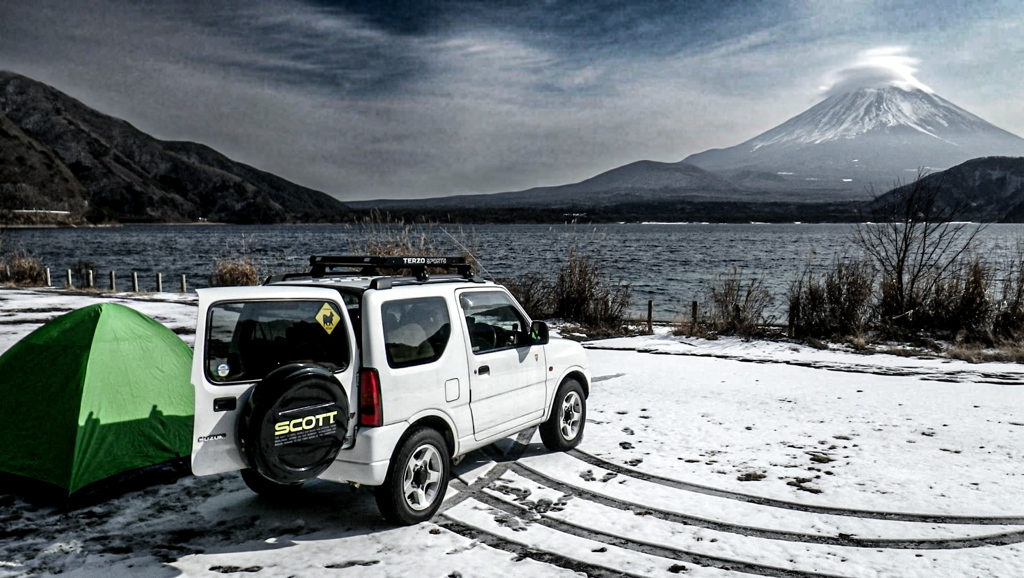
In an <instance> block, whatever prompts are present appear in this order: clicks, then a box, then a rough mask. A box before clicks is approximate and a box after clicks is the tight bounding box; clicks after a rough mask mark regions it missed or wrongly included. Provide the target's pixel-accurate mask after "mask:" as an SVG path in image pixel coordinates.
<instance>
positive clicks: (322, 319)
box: [316, 303, 338, 335]
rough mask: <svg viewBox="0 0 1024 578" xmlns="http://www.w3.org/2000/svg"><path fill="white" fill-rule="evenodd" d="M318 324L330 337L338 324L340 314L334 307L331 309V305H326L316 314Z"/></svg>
mask: <svg viewBox="0 0 1024 578" xmlns="http://www.w3.org/2000/svg"><path fill="white" fill-rule="evenodd" d="M316 322H317V323H319V324H320V326H321V327H323V328H324V331H326V332H327V335H330V334H331V332H333V331H334V327H335V326H336V325H337V324H338V312H337V311H335V310H334V307H331V304H330V303H324V306H323V307H321V308H320V311H319V312H317V314H316Z"/></svg>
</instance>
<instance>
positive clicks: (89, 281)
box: [85, 269, 96, 289]
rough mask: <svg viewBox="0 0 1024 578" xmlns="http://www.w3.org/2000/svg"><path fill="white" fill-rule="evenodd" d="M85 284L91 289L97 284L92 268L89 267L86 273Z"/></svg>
mask: <svg viewBox="0 0 1024 578" xmlns="http://www.w3.org/2000/svg"><path fill="white" fill-rule="evenodd" d="M85 286H86V287H88V288H89V289H92V288H93V287H95V286H96V284H95V283H94V282H93V278H92V269H89V272H88V273H87V274H86V281H85Z"/></svg>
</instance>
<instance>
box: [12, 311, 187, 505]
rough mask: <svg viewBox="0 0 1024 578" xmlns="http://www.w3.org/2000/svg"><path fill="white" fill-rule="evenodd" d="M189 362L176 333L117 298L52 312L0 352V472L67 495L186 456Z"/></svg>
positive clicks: (64, 498) (90, 490)
mask: <svg viewBox="0 0 1024 578" xmlns="http://www.w3.org/2000/svg"><path fill="white" fill-rule="evenodd" d="M191 367H192V350H191V349H190V348H189V346H188V345H187V344H186V343H185V342H183V341H182V340H181V338H179V337H178V336H177V335H175V334H174V333H173V332H172V331H170V330H169V329H167V328H166V327H164V326H163V325H161V324H160V323H158V322H156V321H154V320H153V319H150V318H149V317H146V316H145V315H143V314H141V313H139V312H137V311H135V310H133V309H130V308H128V307H124V306H123V305H117V304H113V303H102V304H98V305H92V306H89V307H86V308H84V309H79V310H77V311H73V312H71V313H68V314H67V315H62V316H61V317H58V318H57V319H54V320H53V321H51V322H49V323H47V324H46V325H44V326H42V327H40V328H39V329H37V330H36V331H34V332H33V333H31V334H30V335H28V336H27V337H25V338H24V339H22V340H21V341H19V342H18V343H17V344H15V345H14V347H12V348H11V349H10V350H8V351H7V353H5V354H4V355H3V356H2V357H0V400H3V402H2V405H3V407H4V409H5V411H4V418H3V419H0V440H3V443H0V473H6V474H10V476H8V477H7V478H8V479H13V480H19V481H22V482H29V483H27V484H23V485H25V486H27V487H30V488H32V487H36V488H37V489H38V488H39V487H41V488H45V489H48V490H50V491H49V492H40V493H55V494H56V495H57V496H58V497H59V498H60V501H62V502H65V503H67V502H69V501H72V500H71V498H73V497H75V496H79V495H84V494H89V493H93V492H94V490H96V489H97V488H102V487H104V486H108V485H109V482H111V481H113V482H115V483H116V482H117V481H118V480H121V479H127V478H130V477H132V475H133V473H135V474H137V473H138V472H140V471H145V470H144V468H151V467H152V466H157V465H159V464H168V463H174V462H175V461H180V460H181V459H182V458H184V459H185V460H187V459H188V457H189V455H190V454H191V448H192V444H191V442H192V405H193V402H192V386H191V384H190V383H189V373H190V372H191ZM38 482H45V484H42V485H40V484H39V483H38Z"/></svg>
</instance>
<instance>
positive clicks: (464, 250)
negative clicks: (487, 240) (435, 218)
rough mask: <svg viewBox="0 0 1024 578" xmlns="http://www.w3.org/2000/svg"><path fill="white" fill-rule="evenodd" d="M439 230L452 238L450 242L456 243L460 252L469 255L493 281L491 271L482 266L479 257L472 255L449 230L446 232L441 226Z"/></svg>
mask: <svg viewBox="0 0 1024 578" xmlns="http://www.w3.org/2000/svg"><path fill="white" fill-rule="evenodd" d="M441 230H442V231H444V234H445V235H448V237H449V238H450V239H451V240H452V242H453V243H455V244H456V245H457V246H458V247H459V249H462V252H463V253H465V254H467V255H469V257H470V258H471V259H473V261H474V262H475V263H476V264H477V265H479V266H480V270H481V271H483V272H484V273H486V274H487V276H488V277H490V278H491V281H494V275H491V272H490V271H488V270H487V267H484V264H483V263H481V262H480V259H477V258H476V255H474V254H473V252H472V251H470V250H469V249H467V248H466V246H465V245H463V244H462V243H460V242H459V240H458V239H456V238H455V236H454V235H452V234H451V233H449V232H448V229H445V228H444V227H441Z"/></svg>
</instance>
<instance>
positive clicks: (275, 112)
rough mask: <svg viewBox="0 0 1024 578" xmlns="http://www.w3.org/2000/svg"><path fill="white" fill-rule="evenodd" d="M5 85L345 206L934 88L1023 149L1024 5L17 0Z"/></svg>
mask: <svg viewBox="0 0 1024 578" xmlns="http://www.w3.org/2000/svg"><path fill="white" fill-rule="evenodd" d="M0 68H2V69H7V70H12V71H14V72H19V73H22V74H25V75H28V76H31V77H33V78H36V79H38V80H42V81H44V82H47V83H49V84H52V85H53V86H55V87H57V88H59V89H60V90H63V91H65V92H67V93H69V94H71V95H73V96H75V97H77V98H79V99H81V100H83V101H84V102H85V103H86V104H89V105H90V106H93V107H95V108H98V109H99V110H101V111H103V112H106V113H109V114H113V115H115V116H119V117H122V118H124V119H126V120H128V121H130V122H132V123H133V124H134V125H136V126H137V127H139V128H140V129H142V130H144V131H146V132H149V133H151V134H153V135H155V136H157V137H159V138H164V139H182V140H193V141H198V142H202V143H205V144H208V145H210V146H212V147H214V148H216V149H218V150H220V151H221V152H223V153H225V154H227V155H228V156H230V157H232V158H234V159H237V160H240V161H243V162H246V163H250V164H252V165H255V166H257V167H260V168H262V169H265V170H269V171H271V172H274V173H277V174H279V175H281V176H284V177H286V178H288V179H291V180H294V181H296V182H298V183H300V184H303V185H306V186H310V187H313V188H316V189H320V190H323V191H325V192H328V193H331V194H333V195H335V196H337V197H339V198H341V199H343V200H355V199H369V198H380V197H423V196H439V195H449V194H457V193H475V192H495V191H508V190H518V189H525V188H529V187H533V186H538V185H552V184H563V183H567V182H573V181H578V180H582V179H584V178H587V177H590V176H593V175H594V174H596V173H599V172H602V171H605V170H608V169H610V168H614V167H616V166H619V165H622V164H625V163H628V162H632V161H635V160H640V159H651V160H658V161H666V162H675V161H678V160H681V159H682V158H684V157H685V156H687V155H688V154H690V153H694V152H699V151H702V150H705V149H707V148H712V147H724V146H731V145H734V144H737V143H739V142H741V141H744V140H747V139H748V138H750V137H752V136H754V135H756V134H758V133H760V132H762V131H764V130H767V129H769V128H771V127H773V126H775V125H777V124H779V123H781V122H782V121H784V120H786V119H788V118H790V117H792V116H794V115H796V114H798V113H800V112H802V111H803V110H804V109H806V108H808V107H809V106H811V105H813V104H815V103H816V102H818V101H819V100H821V99H822V98H824V97H825V95H826V94H827V93H828V92H829V91H830V90H831V91H835V90H837V89H838V88H841V87H845V86H849V85H850V84H851V83H852V84H856V83H858V82H861V80H862V79H868V80H870V79H872V78H876V77H877V76H878V74H879V70H881V71H882V72H881V74H882V76H885V77H887V78H888V77H891V78H895V79H897V80H901V81H902V82H904V84H907V85H911V86H916V85H915V84H913V83H923V85H926V86H928V87H930V88H931V89H933V90H934V91H935V92H937V93H938V94H940V95H942V96H944V97H945V98H947V99H949V100H951V101H953V102H954V103H956V104H959V105H960V106H962V107H964V108H966V109H967V110H969V111H971V112H974V113H975V114H977V115H979V116H981V117H982V118H985V119H986V120H988V121H990V122H993V123H994V124H996V125H998V126H1000V127H1002V128H1004V129H1006V130H1009V131H1011V132H1014V133H1016V134H1018V135H1024V106H1022V105H1021V103H1022V102H1024V99H1022V98H1021V96H1020V95H1022V94H1024V3H1022V2H1019V0H1013V1H1010V2H1000V1H990V0H982V1H978V2H962V1H961V0H955V1H948V2H947V1H936V2H926V1H923V0H912V1H907V2H874V1H865V2H854V1H849V2H816V1H792V2H791V1H783V2H780V1H775V0H766V1H760V2H736V1H729V0H725V1H708V2H683V1H666V2H659V1H652V0H631V1H626V2H589V3H588V2H577V1H565V2H563V1H560V0H548V1H546V2H536V3H526V2H508V3H504V2H500V1H496V0H495V1H486V2H461V1H451V2H449V1H433V2H415V3H408V4H406V3H402V2H394V1H386V0H381V1H373V0H368V1H366V2H351V3H343V2H327V1H319V2H317V1H311V0H273V1H270V2H264V3H257V2H255V1H248V0H240V1H237V2H235V1H226V2H214V1H210V2H184V1H182V2H177V1H172V0H168V1H161V2H144V1H142V0H137V1H132V0H66V1H61V0H31V1H27V0H0Z"/></svg>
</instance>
